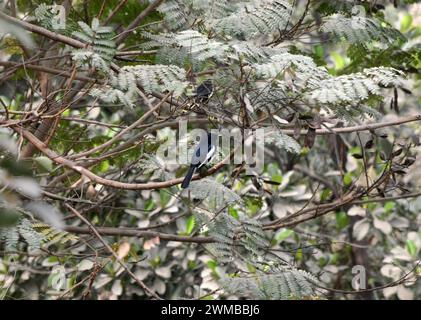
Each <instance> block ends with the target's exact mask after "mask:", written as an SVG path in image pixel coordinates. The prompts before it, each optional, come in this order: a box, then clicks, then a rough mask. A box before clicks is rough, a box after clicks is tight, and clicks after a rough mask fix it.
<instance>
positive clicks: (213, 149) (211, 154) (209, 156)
mask: <svg viewBox="0 0 421 320" xmlns="http://www.w3.org/2000/svg"><path fill="white" fill-rule="evenodd" d="M215 151H216V148H215V146H212V147H211V149H210V150H209V152H208V153H207V154H206V159H205V161H203V162H202V163H201V164H200V166H199V167H198V168H200V167H201V166H203V165H204V164H206V163H208V162H209V161H210V160H211V159H212V157H213V156H214V154H215Z"/></svg>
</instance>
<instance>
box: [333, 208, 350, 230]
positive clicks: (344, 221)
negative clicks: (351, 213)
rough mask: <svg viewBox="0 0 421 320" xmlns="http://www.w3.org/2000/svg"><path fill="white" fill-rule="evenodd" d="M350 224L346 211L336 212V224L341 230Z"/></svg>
mask: <svg viewBox="0 0 421 320" xmlns="http://www.w3.org/2000/svg"><path fill="white" fill-rule="evenodd" d="M348 224H349V217H348V215H347V214H346V212H344V211H341V212H338V213H336V226H337V228H338V229H339V230H342V229H343V228H345V227H346V226H347V225H348Z"/></svg>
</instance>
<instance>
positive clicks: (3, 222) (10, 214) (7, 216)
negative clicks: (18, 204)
mask: <svg viewBox="0 0 421 320" xmlns="http://www.w3.org/2000/svg"><path fill="white" fill-rule="evenodd" d="M19 216H20V214H19V211H17V210H16V209H13V208H0V227H10V226H13V225H15V224H16V223H17V222H18V220H19Z"/></svg>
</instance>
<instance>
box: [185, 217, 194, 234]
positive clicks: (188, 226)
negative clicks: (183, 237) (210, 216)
mask: <svg viewBox="0 0 421 320" xmlns="http://www.w3.org/2000/svg"><path fill="white" fill-rule="evenodd" d="M195 222H196V221H195V219H194V216H193V215H192V216H190V217H189V218H188V219H187V221H186V233H187V234H191V233H192V232H193V229H194V226H195Z"/></svg>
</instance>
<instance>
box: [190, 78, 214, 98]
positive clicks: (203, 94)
mask: <svg viewBox="0 0 421 320" xmlns="http://www.w3.org/2000/svg"><path fill="white" fill-rule="evenodd" d="M213 91H214V90H213V84H212V80H210V79H207V80H205V81H203V82H202V83H201V84H200V85H199V86H198V87H197V88H196V93H195V95H194V97H195V98H196V102H198V103H205V102H207V101H208V100H209V99H210V98H211V97H212V95H213Z"/></svg>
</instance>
